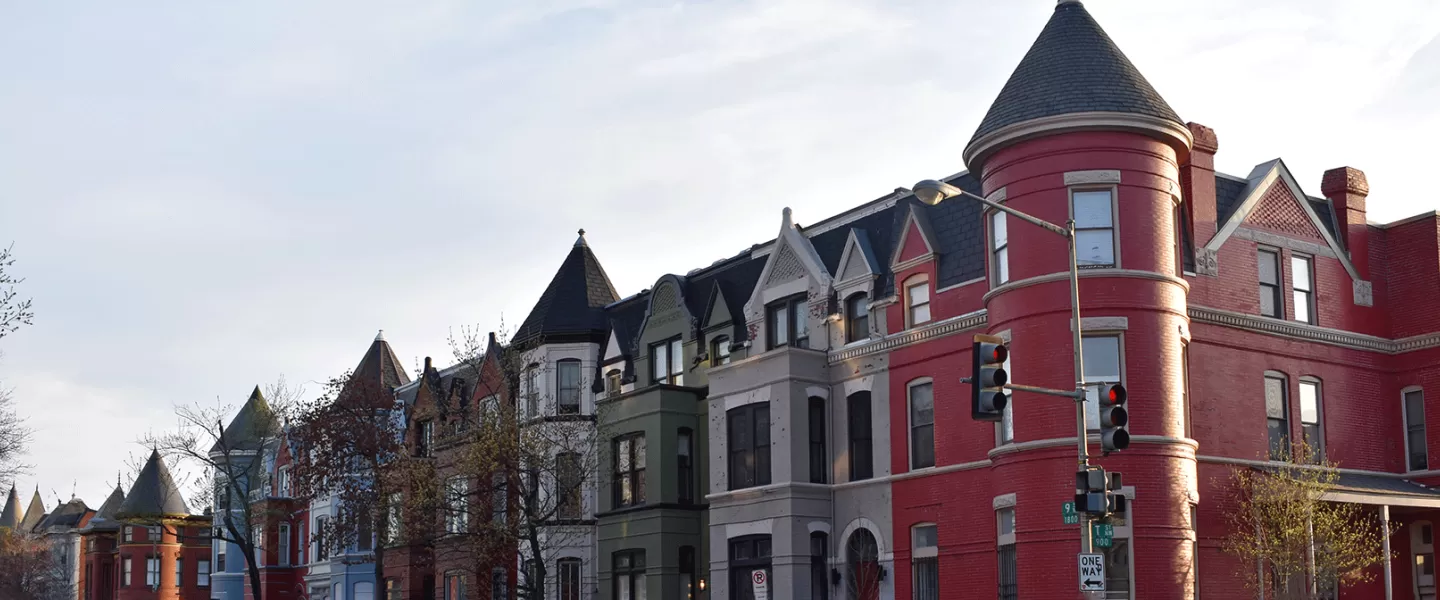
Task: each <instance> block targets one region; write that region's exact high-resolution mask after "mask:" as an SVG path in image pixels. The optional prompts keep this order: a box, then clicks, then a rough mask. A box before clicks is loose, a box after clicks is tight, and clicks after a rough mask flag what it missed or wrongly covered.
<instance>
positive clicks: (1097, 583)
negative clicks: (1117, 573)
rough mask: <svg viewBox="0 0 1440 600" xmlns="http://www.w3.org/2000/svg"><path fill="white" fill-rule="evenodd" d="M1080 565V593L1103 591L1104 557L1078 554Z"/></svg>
mask: <svg viewBox="0 0 1440 600" xmlns="http://www.w3.org/2000/svg"><path fill="white" fill-rule="evenodd" d="M1076 558H1078V559H1079V563H1080V591H1082V592H1103V591H1105V555H1103V554H1083V553H1082V554H1078V555H1076Z"/></svg>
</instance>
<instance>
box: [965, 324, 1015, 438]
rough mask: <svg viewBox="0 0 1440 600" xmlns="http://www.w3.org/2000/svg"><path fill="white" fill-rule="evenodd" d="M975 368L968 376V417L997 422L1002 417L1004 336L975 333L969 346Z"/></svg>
mask: <svg viewBox="0 0 1440 600" xmlns="http://www.w3.org/2000/svg"><path fill="white" fill-rule="evenodd" d="M970 354H971V358H972V359H973V361H974V363H973V364H974V369H972V370H971V377H970V418H972V419H975V420H976V421H994V422H999V421H1000V420H1001V419H1003V418H1004V417H1005V404H1006V403H1008V402H1009V401H1010V398H1009V397H1007V396H1006V395H1005V384H1006V383H1007V382H1008V381H1009V376H1008V375H1006V374H1005V368H1004V367H1003V366H1002V365H1004V364H1005V359H1006V358H1007V357H1009V356H1010V349H1009V348H1007V347H1006V346H1005V340H1004V339H1001V338H998V337H995V336H993V335H977V336H975V341H974V342H973V344H972V346H971V352H970Z"/></svg>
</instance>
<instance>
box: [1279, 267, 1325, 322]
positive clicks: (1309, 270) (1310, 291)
mask: <svg viewBox="0 0 1440 600" xmlns="http://www.w3.org/2000/svg"><path fill="white" fill-rule="evenodd" d="M1296 263H1304V265H1305V278H1306V280H1307V283H1306V285H1308V286H1309V287H1308V288H1306V289H1301V288H1300V286H1298V285H1295V274H1296V273H1298V272H1299V269H1297V268H1296ZM1281 287H1284V283H1283V280H1282V283H1281ZM1301 293H1304V294H1305V303H1306V304H1305V315H1306V316H1307V317H1309V318H1307V319H1301V318H1300V304H1299V303H1297V302H1296V300H1299V295H1300V294H1301ZM1282 295H1283V294H1282ZM1290 304H1291V309H1290V318H1291V320H1293V321H1297V322H1300V323H1309V324H1311V325H1315V324H1318V323H1319V322H1320V315H1318V314H1316V312H1317V311H1318V310H1319V304H1320V303H1319V301H1318V299H1317V298H1316V297H1315V257H1313V256H1310V255H1309V254H1301V253H1299V252H1291V253H1290Z"/></svg>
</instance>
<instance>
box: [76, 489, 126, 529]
mask: <svg viewBox="0 0 1440 600" xmlns="http://www.w3.org/2000/svg"><path fill="white" fill-rule="evenodd" d="M124 502H125V490H122V489H120V486H119V485H118V484H117V485H116V486H115V489H114V490H113V491H111V492H110V496H109V497H108V498H105V503H104V504H101V505H100V509H99V510H96V511H95V516H94V517H91V518H90V524H89V525H88V526H87V527H86V529H87V530H90V529H114V528H115V527H117V526H118V525H119V523H118V522H117V521H116V520H115V514H116V513H118V512H120V505H121V504H123V503H124Z"/></svg>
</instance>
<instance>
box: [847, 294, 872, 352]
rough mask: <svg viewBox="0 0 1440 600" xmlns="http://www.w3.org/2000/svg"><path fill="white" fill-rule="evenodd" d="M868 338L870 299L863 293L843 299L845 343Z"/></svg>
mask: <svg viewBox="0 0 1440 600" xmlns="http://www.w3.org/2000/svg"><path fill="white" fill-rule="evenodd" d="M869 337H870V297H869V296H867V295H866V294H865V292H860V293H858V294H852V295H851V296H850V297H849V298H846V299H845V341H846V342H847V343H848V342H858V341H860V340H863V339H866V338H869Z"/></svg>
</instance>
